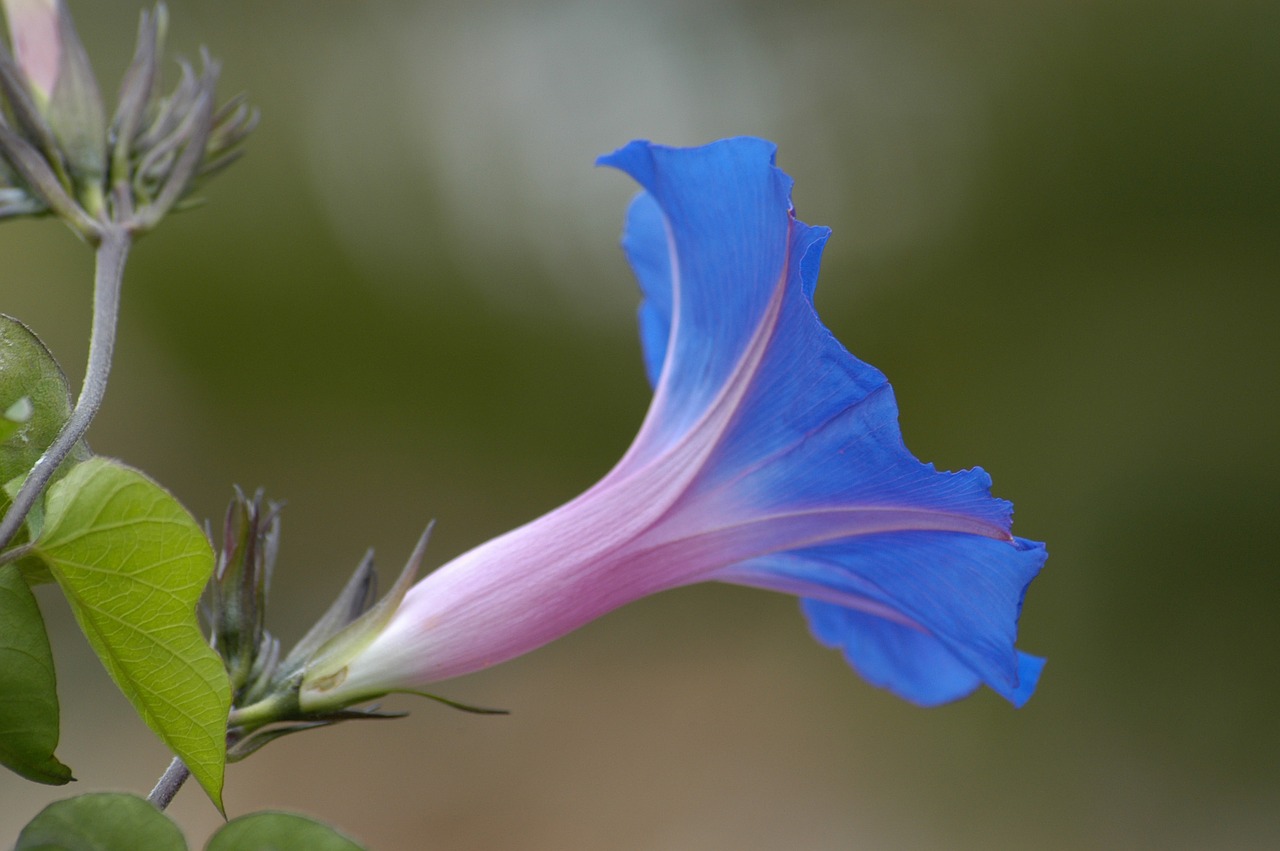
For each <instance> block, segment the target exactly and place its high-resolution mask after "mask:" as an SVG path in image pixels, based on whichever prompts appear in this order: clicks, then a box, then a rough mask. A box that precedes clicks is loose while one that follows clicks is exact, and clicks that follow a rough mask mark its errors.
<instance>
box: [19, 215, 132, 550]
mask: <svg viewBox="0 0 1280 851" xmlns="http://www.w3.org/2000/svg"><path fill="white" fill-rule="evenodd" d="M101 236H102V238H101V241H100V242H99V243H98V248H97V270H96V273H95V275H94V286H93V328H92V330H91V331H90V335H89V365H88V366H87V367H86V368H85V375H84V384H83V385H82V386H81V388H80V398H79V399H77V400H76V406H75V408H73V409H72V411H71V416H70V417H69V418H68V419H67V422H66V424H65V425H64V426H63V427H62V431H61V432H59V434H58V437H57V439H55V440H54V441H53V444H52V445H51V446H50V447H49V448H48V449H47V450H45V453H44V454H43V455H41V456H40V460H38V461H36V463H35V466H33V467H32V468H31V472H30V473H29V474H28V475H27V480H26V481H25V482H23V484H22V489H21V490H20V491H18V495H17V497H15V498H14V500H13V505H11V506H9V510H8V512H6V513H5V515H4V520H3V522H0V548H3V547H5V546H7V545H8V543H9V542H10V541H12V540H13V536H14V535H16V534H17V533H18V529H20V528H21V527H22V521H23V520H25V519H26V516H27V513H28V512H29V511H31V506H32V505H34V504H35V501H36V500H37V499H38V498H39V497H40V494H42V493H43V492H44V489H45V488H46V487H48V485H49V480H50V479H51V478H53V474H54V473H55V472H57V470H58V467H59V466H60V465H61V464H62V462H63V460H65V459H66V457H67V455H68V454H70V452H71V450H72V448H73V447H74V446H75V445H76V442H77V441H79V440H80V438H82V437H84V433H85V432H86V431H88V429H89V423H91V422H93V418H94V416H95V415H96V414H97V413H98V407H99V406H100V405H101V404H102V397H103V395H104V394H105V393H106V391H107V375H108V374H109V373H110V372H111V352H112V350H113V349H114V348H115V342H116V324H117V319H118V318H119V315H120V283H121V281H122V280H123V278H124V263H125V259H126V258H127V257H128V255H129V246H130V245H131V243H132V236H131V235H130V233H129V231H128V229H127V228H126V227H124V226H123V225H118V224H114V223H113V224H109V225H104V226H103V228H102V234H101Z"/></svg>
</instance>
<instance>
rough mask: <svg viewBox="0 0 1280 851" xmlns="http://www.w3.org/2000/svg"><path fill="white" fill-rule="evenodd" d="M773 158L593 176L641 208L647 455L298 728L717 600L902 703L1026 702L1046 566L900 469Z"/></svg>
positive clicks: (655, 150) (822, 234) (394, 644)
mask: <svg viewBox="0 0 1280 851" xmlns="http://www.w3.org/2000/svg"><path fill="white" fill-rule="evenodd" d="M773 153H774V149H773V146H772V145H771V144H769V143H767V142H764V141H762V140H758V139H748V138H742V139H730V140H725V141H722V142H717V143H714V144H712V145H708V146H705V147H702V148H693V149H673V148H664V147H659V146H654V145H650V144H648V143H643V142H633V143H632V144H630V145H628V146H626V147H624V148H622V149H621V150H619V151H617V152H616V153H614V154H611V155H609V156H607V157H603V158H602V160H601V162H602V163H603V164H605V165H610V166H614V167H616V168H619V169H621V170H623V171H625V172H627V173H628V174H630V175H631V176H632V177H634V178H635V179H636V180H637V181H638V182H639V183H640V184H641V185H642V187H643V188H644V190H645V191H644V192H643V193H642V194H641V195H640V196H639V197H638V198H637V200H636V201H635V202H634V203H633V204H632V207H631V210H630V213H629V215H628V221H627V226H626V230H625V233H624V238H623V244H624V247H625V249H626V250H627V253H628V256H629V259H630V260H631V263H632V266H633V268H634V269H635V270H636V274H637V276H638V278H639V279H640V284H641V287H642V289H643V291H644V295H645V302H644V305H643V307H642V308H641V315H640V318H641V338H642V342H643V344H644V349H645V358H646V365H647V367H648V372H649V376H650V379H651V380H652V381H653V383H654V384H655V393H654V398H653V402H652V404H651V406H650V408H649V412H648V414H647V416H646V418H645V420H644V424H643V425H642V427H641V429H640V432H639V434H638V435H637V436H636V438H635V441H634V442H633V444H632V445H631V447H630V449H629V450H628V451H627V453H626V455H625V456H624V457H623V458H622V460H621V461H620V462H618V464H617V466H615V467H614V468H613V470H611V471H610V472H609V473H608V474H607V475H606V476H605V477H604V478H603V479H601V480H600V482H598V483H597V484H596V485H595V486H593V487H592V488H591V489H589V490H588V491H586V492H585V493H583V494H582V495H581V496H579V497H577V498H576V499H574V500H572V501H571V502H569V503H566V504H565V505H563V506H561V507H560V508H557V509H555V510H554V511H552V512H550V513H549V514H546V515H544V516H543V517H540V518H538V519H537V520H534V521H532V522H531V523H528V524H526V525H524V526H521V527H520V528H518V529H515V530H513V531H511V532H508V533H506V534H505V535H502V536H500V537H498V538H495V539H493V540H491V541H489V542H488V543H485V544H482V545H481V546H479V547H477V548H476V549H474V550H471V551H470V552H468V553H466V554H464V555H462V556H460V557H458V558H457V559H455V560H453V561H452V562H450V563H448V564H446V565H444V566H443V567H441V568H439V569H438V570H436V571H435V572H434V573H432V574H431V575H429V576H428V577H426V578H425V579H424V580H422V581H421V582H419V583H418V584H417V585H415V586H414V587H413V588H412V589H410V590H409V591H408V593H407V594H406V595H405V596H404V598H403V600H402V601H401V602H400V605H399V607H398V608H397V609H396V610H395V612H394V614H392V615H390V618H389V620H388V621H387V622H386V624H385V627H384V628H382V629H381V631H380V632H378V633H377V634H376V635H373V636H371V637H370V639H369V640H367V641H363V642H359V646H358V647H355V648H354V649H353V650H352V651H351V652H350V653H349V654H348V656H347V657H346V658H343V659H341V660H339V663H340V664H338V665H334V664H329V665H327V666H325V667H324V669H323V670H316V671H314V672H311V673H308V675H307V676H306V677H305V678H304V682H303V685H302V691H301V693H300V695H299V699H300V703H301V707H302V709H303V710H309V711H318V710H323V709H326V708H336V707H339V706H345V705H350V704H352V703H355V702H359V701H361V700H367V699H372V698H375V697H378V696H381V695H384V694H387V693H390V692H395V691H420V690H422V689H424V688H425V687H426V686H427V685H428V684H430V683H434V682H437V681H439V680H444V679H448V678H450V677H456V676H460V675H463V674H467V673H470V672H473V671H478V670H481V669H483V668H487V667H489V666H491V665H495V664H497V663H499V662H503V661H505V660H507V659H511V658H513V657H515V656H519V655H521V654H523V653H526V652H528V651H530V650H533V649H535V648H537V647H540V646H542V645H543V644H546V643H547V642H550V641H552V640H554V639H556V638H558V637H559V636H562V635H565V634H566V633H568V632H571V631H572V630H575V629H577V628H578V627H580V626H582V625H583V624H586V623H587V622H589V621H591V620H593V619H595V618H598V617H600V616H601V615H603V614H605V613H607V612H609V611H612V610H613V609H616V608H618V607H619V606H622V605H624V604H626V603H628V602H630V601H632V600H636V599H639V598H640V597H644V596H647V595H649V594H654V593H657V592H659V591H663V590H666V589H670V588H676V587H679V586H682V585H688V584H690V583H694V582H706V581H713V580H714V581H725V582H732V583H737V584H742V585H750V586H754V587H759V588H765V589H769V590H774V591H782V592H785V593H789V594H794V595H797V596H799V597H802V598H803V599H804V608H805V612H806V614H807V615H808V617H809V619H810V625H811V628H812V629H813V632H814V634H815V636H816V637H817V638H818V640H819V641H821V642H822V643H824V644H826V645H828V646H831V647H837V648H840V649H842V650H843V651H844V653H845V655H846V657H847V658H848V659H849V661H850V662H851V663H852V664H853V666H854V667H855V668H856V669H858V670H859V672H861V673H862V674H863V675H864V676H865V677H866V678H867V679H869V680H870V681H872V682H873V683H876V684H878V685H882V686H884V687H887V688H889V689H891V690H893V691H895V692H896V693H898V694H900V695H902V696H903V697H906V698H907V699H909V700H912V701H913V702H916V703H919V704H922V705H933V704H937V703H942V702H945V701H949V700H954V699H956V698H959V697H962V696H964V695H966V694H968V693H970V692H972V691H973V690H974V689H975V688H977V687H978V686H979V685H981V684H983V683H985V684H987V685H989V686H990V687H991V688H993V689H994V690H996V691H997V692H998V693H1000V694H1001V695H1003V696H1004V697H1006V698H1007V699H1009V700H1010V701H1012V702H1013V703H1015V704H1017V705H1021V703H1022V702H1024V701H1025V700H1026V699H1027V698H1028V697H1029V696H1030V694H1031V692H1032V690H1033V689H1034V687H1035V682H1036V679H1037V677H1038V675H1039V672H1040V668H1041V666H1042V665H1043V660H1040V659H1037V658H1036V657H1032V656H1028V655H1026V654H1022V653H1020V652H1018V651H1017V650H1015V648H1014V642H1015V638H1016V627H1017V619H1018V613H1019V610H1020V607H1021V602H1022V597H1023V594H1024V592H1025V590H1026V587H1027V585H1028V583H1029V582H1030V581H1031V579H1032V578H1033V577H1034V576H1035V574H1036V572H1037V571H1038V570H1039V569H1040V566H1041V564H1042V563H1043V561H1044V558H1045V552H1044V547H1043V546H1042V545H1040V544H1037V543H1033V542H1030V541H1026V540H1023V539H1020V538H1016V537H1014V536H1013V535H1012V534H1011V532H1010V522H1011V515H1012V507H1011V506H1010V505H1009V503H1007V502H1004V501H1001V500H998V499H994V498H992V497H991V496H990V493H989V486H990V479H989V478H988V477H987V475H986V474H985V473H984V472H983V471H981V470H980V469H974V470H970V471H966V472H962V473H942V472H938V471H935V470H934V469H933V468H932V467H931V466H928V465H925V464H921V463H920V462H919V461H917V460H916V459H915V458H914V457H913V456H912V455H911V454H910V452H908V451H907V450H906V448H905V447H904V446H903V444H902V439H901V435H900V432H899V430H898V425H897V407H896V404H895V402H894V399H893V392H892V389H891V388H890V387H889V385H888V383H887V381H886V380H885V378H884V376H883V375H882V374H881V373H880V372H879V371H878V370H876V369H875V368H874V367H871V366H869V365H867V364H865V363H862V362H861V361H859V360H857V359H856V358H854V357H853V356H852V355H850V354H849V353H848V352H847V351H846V350H845V349H844V348H843V347H842V346H841V345H840V344H839V343H838V342H837V341H836V340H835V339H834V338H833V337H832V336H831V334H830V332H829V331H827V329H826V328H825V327H824V326H823V325H822V324H821V322H820V321H819V320H818V317H817V314H816V313H815V312H814V309H813V301H812V299H813V291H814V286H815V284H816V278H817V272H818V262H819V258H820V254H821V249H822V246H823V244H824V243H825V241H826V238H827V235H828V232H827V231H826V230H825V229H822V228H812V227H809V226H807V225H805V224H803V223H802V222H799V221H797V220H796V219H795V217H794V215H793V214H792V211H791V205H790V187H791V181H790V179H789V178H788V177H787V176H786V175H785V174H783V173H782V172H781V171H779V170H778V169H777V168H775V167H774V165H773Z"/></svg>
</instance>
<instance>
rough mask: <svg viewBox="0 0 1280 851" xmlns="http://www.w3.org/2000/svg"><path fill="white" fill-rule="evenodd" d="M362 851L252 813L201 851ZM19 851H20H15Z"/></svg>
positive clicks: (311, 824)
mask: <svg viewBox="0 0 1280 851" xmlns="http://www.w3.org/2000/svg"><path fill="white" fill-rule="evenodd" d="M293 848H305V849H307V851H364V848H363V846H360V845H357V844H356V843H354V842H352V841H351V840H350V839H348V838H347V837H345V836H343V835H342V834H341V833H338V832H337V831H336V830H334V829H333V828H331V827H329V826H328V825H326V824H323V823H321V822H318V821H315V820H313V819H309V818H307V817H305V816H295V815H291V814H290V813H270V812H267V813H253V814H251V815H247V816H241V817H240V818H238V819H235V820H234V821H231V822H228V823H227V824H225V825H223V826H222V829H221V830H219V831H218V832H217V833H215V834H214V835H213V838H212V839H210V840H209V844H208V845H206V846H205V849H204V851H284V849H293ZM18 851H21V849H18Z"/></svg>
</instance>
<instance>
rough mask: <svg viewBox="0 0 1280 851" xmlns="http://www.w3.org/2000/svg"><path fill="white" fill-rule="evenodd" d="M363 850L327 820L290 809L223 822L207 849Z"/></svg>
mask: <svg viewBox="0 0 1280 851" xmlns="http://www.w3.org/2000/svg"><path fill="white" fill-rule="evenodd" d="M294 848H305V849H307V851H364V848H363V846H360V845H357V844H356V843H354V842H352V841H351V840H350V839H348V838H347V837H345V836H343V835H342V834H341V833H338V832H337V831H336V830H334V829H333V828H331V827H329V826H328V825H326V824H322V823H321V822H318V821H315V820H313V819H309V818H306V817H305V816H295V815H291V814H290V813H270V812H267V813H253V814H251V815H247V816H241V817H240V818H238V819H235V820H234V821H231V822H228V823H227V824H225V825H223V826H222V829H221V830H219V831H218V832H217V833H215V834H214V835H213V838H212V839H210V840H209V844H208V845H206V846H205V851H291V849H294Z"/></svg>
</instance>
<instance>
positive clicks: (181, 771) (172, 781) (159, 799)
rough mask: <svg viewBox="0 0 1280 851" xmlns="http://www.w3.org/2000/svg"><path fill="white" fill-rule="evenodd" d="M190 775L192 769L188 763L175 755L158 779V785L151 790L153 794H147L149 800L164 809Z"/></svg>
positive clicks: (157, 807) (159, 808) (158, 807)
mask: <svg viewBox="0 0 1280 851" xmlns="http://www.w3.org/2000/svg"><path fill="white" fill-rule="evenodd" d="M190 776H191V769H189V768H187V764H186V763H185V762H183V761H182V758H181V757H177V756H175V757H174V758H173V762H171V763H169V767H168V768H166V769H165V770H164V774H162V775H160V779H159V780H157V781H156V787H155V788H154V789H152V790H151V794H149V795H147V802H148V803H150V804H153V805H155V807H156V809H158V810H164V809H165V808H166V807H168V806H169V804H170V802H172V801H173V797H174V796H175V795H177V794H178V790H179V789H181V788H182V784H183V783H186V782H187V778H188V777H190Z"/></svg>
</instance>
